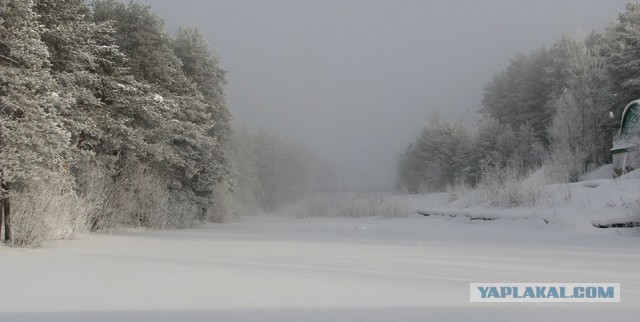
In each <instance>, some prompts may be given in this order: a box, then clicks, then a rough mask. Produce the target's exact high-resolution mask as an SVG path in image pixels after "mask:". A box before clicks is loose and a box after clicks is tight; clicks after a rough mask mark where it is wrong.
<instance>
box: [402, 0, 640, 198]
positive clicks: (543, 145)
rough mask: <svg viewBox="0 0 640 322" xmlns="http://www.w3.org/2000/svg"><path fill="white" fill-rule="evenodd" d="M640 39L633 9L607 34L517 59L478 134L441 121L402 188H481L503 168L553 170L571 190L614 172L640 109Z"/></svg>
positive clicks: (405, 159)
mask: <svg viewBox="0 0 640 322" xmlns="http://www.w3.org/2000/svg"><path fill="white" fill-rule="evenodd" d="M638 30H640V4H638V3H631V4H628V5H627V8H626V11H624V12H622V13H620V14H619V16H618V17H617V19H616V20H615V21H613V22H612V23H611V24H610V25H609V27H608V28H607V29H606V31H604V32H603V33H596V32H593V33H591V34H589V35H588V36H586V37H584V38H577V37H572V36H570V35H566V34H565V35H563V36H561V37H560V38H559V39H558V40H557V41H556V42H555V43H553V44H552V45H551V46H550V47H549V48H545V47H542V48H539V49H537V50H535V51H533V52H531V53H529V54H523V53H519V54H517V55H516V56H515V57H513V58H512V59H511V60H510V62H509V66H508V67H507V68H506V69H505V70H503V71H501V72H499V73H497V74H496V75H495V76H494V77H493V79H492V80H491V81H489V82H488V83H487V84H486V85H485V89H484V97H483V99H482V109H481V110H480V112H481V114H482V116H483V117H482V120H481V121H480V124H479V125H478V128H477V133H473V135H472V134H470V133H469V132H468V131H467V130H466V129H464V128H462V127H460V126H457V125H454V124H451V123H449V122H446V121H442V120H437V121H432V122H431V123H430V124H429V125H427V127H426V128H425V129H424V130H423V132H422V133H421V135H420V136H419V137H418V138H417V139H416V140H415V142H413V143H412V144H410V145H409V146H408V147H407V148H406V150H405V152H404V153H403V154H402V155H401V156H400V160H399V165H398V186H399V188H402V189H406V190H408V191H410V192H414V193H415V192H419V191H427V190H432V191H438V190H442V189H445V187H447V186H451V185H455V184H463V183H464V184H466V185H471V186H475V185H476V184H478V183H479V182H480V181H481V180H482V177H483V174H486V173H495V171H493V170H495V169H496V168H503V169H504V168H506V167H509V168H510V169H511V170H513V169H515V170H517V171H518V172H520V173H526V172H527V171H530V170H532V169H535V168H538V167H540V166H541V165H543V164H546V165H548V166H549V168H551V169H553V171H554V172H555V174H556V175H557V176H558V179H559V180H569V181H571V180H576V179H577V178H578V176H579V175H580V174H581V173H582V172H584V171H585V170H586V169H588V168H589V167H594V166H598V165H601V164H603V163H609V162H610V159H611V155H610V153H609V149H610V148H611V140H612V133H613V132H614V129H616V128H617V126H619V122H620V117H621V113H622V109H623V108H624V107H625V105H626V104H627V103H629V102H630V101H632V100H636V99H640V32H638ZM610 112H613V115H614V117H613V118H612V119H610V118H609V113H610Z"/></svg>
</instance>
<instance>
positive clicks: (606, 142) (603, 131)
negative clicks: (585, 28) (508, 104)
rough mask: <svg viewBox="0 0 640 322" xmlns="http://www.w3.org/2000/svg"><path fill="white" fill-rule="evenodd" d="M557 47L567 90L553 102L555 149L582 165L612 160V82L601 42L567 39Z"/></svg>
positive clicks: (552, 131) (551, 132) (563, 39)
mask: <svg viewBox="0 0 640 322" xmlns="http://www.w3.org/2000/svg"><path fill="white" fill-rule="evenodd" d="M556 46H557V47H559V48H561V49H562V52H563V53H564V54H563V55H562V56H559V59H561V61H559V63H560V65H562V66H563V68H562V74H563V77H562V79H563V82H562V84H563V85H564V90H563V92H562V93H561V94H560V96H559V97H558V98H557V99H555V100H553V101H552V102H551V103H552V107H553V108H554V114H556V116H555V117H554V120H553V122H552V125H551V127H550V134H551V140H552V142H553V143H552V146H551V147H552V150H553V151H554V153H556V155H557V154H558V153H561V154H562V153H572V154H574V155H575V156H576V157H577V158H578V159H579V160H580V161H579V163H581V164H582V168H583V171H584V169H585V166H586V165H587V164H593V165H601V164H603V163H606V162H608V161H609V159H610V157H609V151H608V150H609V148H610V143H611V131H610V127H609V126H608V124H609V122H610V121H609V118H608V114H609V111H610V105H609V102H610V101H611V97H612V95H611V79H610V77H609V75H608V73H607V68H606V64H605V58H604V57H602V56H601V54H600V53H601V47H600V45H599V44H598V43H595V44H591V45H590V46H588V45H587V43H586V42H585V40H582V39H576V38H571V37H569V36H563V38H562V39H561V40H560V41H559V42H558V43H557V45H556Z"/></svg>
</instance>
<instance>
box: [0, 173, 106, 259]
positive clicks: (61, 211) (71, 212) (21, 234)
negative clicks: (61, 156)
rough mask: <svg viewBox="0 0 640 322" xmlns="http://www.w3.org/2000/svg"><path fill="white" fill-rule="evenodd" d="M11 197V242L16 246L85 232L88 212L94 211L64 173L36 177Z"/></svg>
mask: <svg viewBox="0 0 640 322" xmlns="http://www.w3.org/2000/svg"><path fill="white" fill-rule="evenodd" d="M11 198H12V210H13V211H12V213H11V217H12V221H11V227H12V239H11V242H10V244H11V245H12V246H16V247H27V248H32V247H38V246H41V245H42V244H43V243H44V242H46V241H48V240H56V239H69V238H72V237H74V236H75V235H77V234H78V233H83V232H86V231H88V229H89V221H88V218H89V214H90V213H92V212H93V211H95V205H94V204H92V203H91V202H88V201H87V200H85V199H83V198H81V197H80V196H79V195H78V193H77V192H76V190H75V189H74V183H73V180H72V179H71V178H70V176H69V175H68V174H67V173H58V174H47V175H42V176H40V177H37V178H35V179H34V180H32V182H31V183H30V184H29V185H28V186H26V187H25V189H24V190H22V191H20V192H16V193H14V194H13V195H11Z"/></svg>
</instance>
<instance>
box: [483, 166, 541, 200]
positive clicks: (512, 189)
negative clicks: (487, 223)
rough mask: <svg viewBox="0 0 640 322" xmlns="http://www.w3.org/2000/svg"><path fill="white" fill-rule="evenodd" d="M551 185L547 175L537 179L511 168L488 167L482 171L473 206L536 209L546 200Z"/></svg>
mask: <svg viewBox="0 0 640 322" xmlns="http://www.w3.org/2000/svg"><path fill="white" fill-rule="evenodd" d="M543 174H544V172H543ZM549 183H550V180H549V178H548V177H547V176H546V174H544V175H542V176H540V177H539V178H537V177H533V176H531V174H527V175H524V174H521V173H520V172H519V170H518V169H515V168H514V167H511V166H508V167H505V168H498V167H486V168H485V169H483V171H482V178H481V181H480V184H479V185H478V187H477V190H478V191H477V193H476V194H475V198H476V200H475V202H474V203H473V204H475V205H481V204H484V205H489V206H492V207H518V206H529V207H534V206H536V205H539V204H540V202H541V201H542V200H544V199H545V196H546V194H547V193H548V191H547V185H548V184H549Z"/></svg>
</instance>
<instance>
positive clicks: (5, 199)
mask: <svg viewBox="0 0 640 322" xmlns="http://www.w3.org/2000/svg"><path fill="white" fill-rule="evenodd" d="M1 191H2V195H0V207H1V208H2V209H0V214H4V216H0V231H1V230H2V224H1V223H2V217H4V240H5V241H9V240H11V203H10V201H9V187H8V186H7V184H6V183H5V182H2V190H1Z"/></svg>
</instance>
